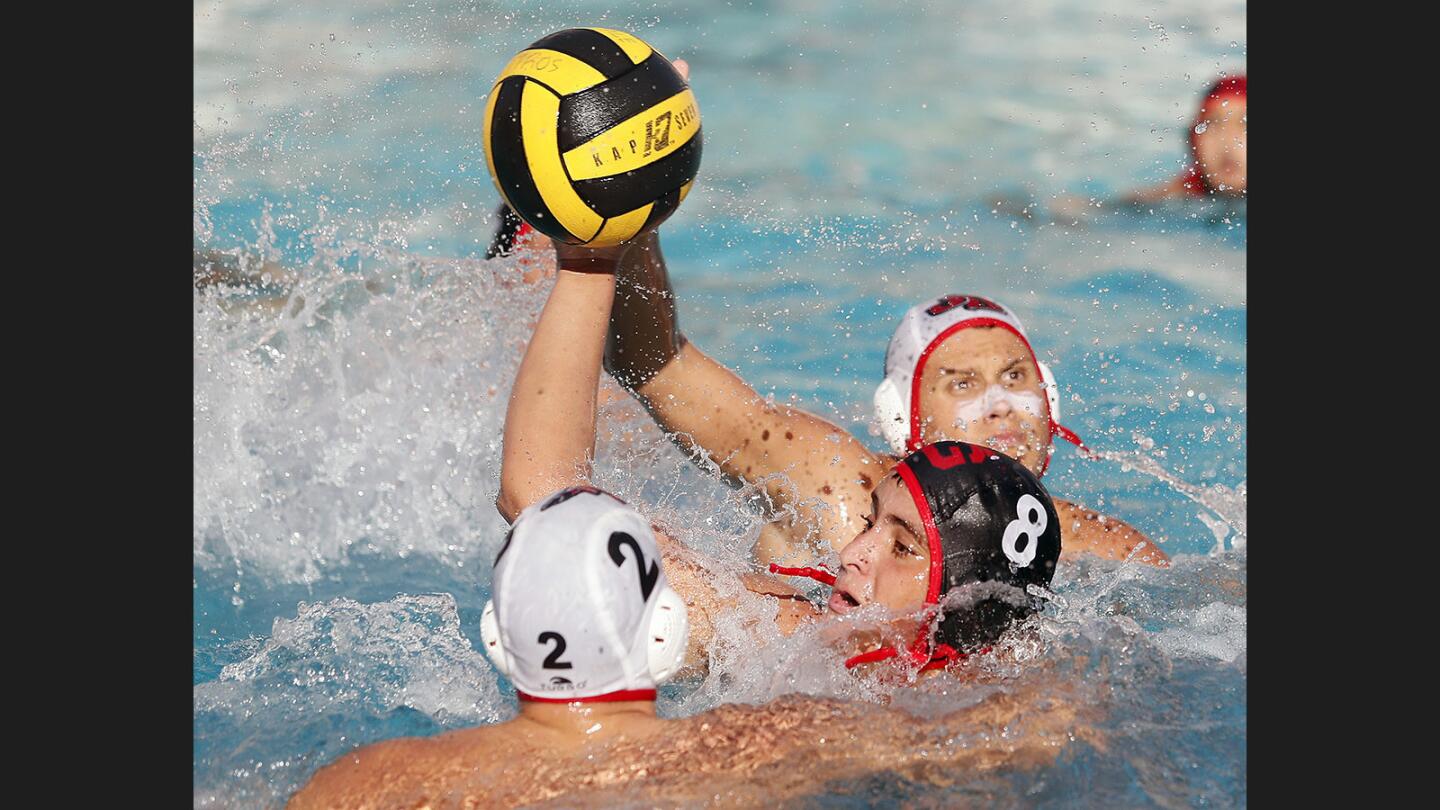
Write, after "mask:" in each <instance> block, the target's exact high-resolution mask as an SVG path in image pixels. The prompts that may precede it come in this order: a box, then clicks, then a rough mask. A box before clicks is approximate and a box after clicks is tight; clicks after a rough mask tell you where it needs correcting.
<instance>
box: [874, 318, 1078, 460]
mask: <svg viewBox="0 0 1440 810" xmlns="http://www.w3.org/2000/svg"><path fill="white" fill-rule="evenodd" d="M975 326H998V327H1000V328H1001V329H1005V330H1006V331H1008V332H1010V333H1012V334H1014V335H1015V337H1017V338H1019V339H1020V342H1021V343H1023V344H1025V348H1026V350H1027V351H1029V352H1030V357H1031V358H1032V359H1033V360H1034V361H1035V367H1036V372H1037V373H1038V374H1039V375H1040V380H1041V383H1042V384H1043V386H1044V388H1045V405H1046V408H1047V410H1048V414H1047V419H1048V421H1049V423H1050V433H1051V435H1059V436H1061V437H1063V438H1064V439H1066V440H1067V441H1070V442H1073V443H1074V444H1075V445H1077V446H1079V447H1082V448H1083V447H1084V446H1085V445H1084V443H1083V442H1081V441H1080V437H1079V436H1076V435H1075V434H1074V433H1073V432H1072V431H1071V430H1070V429H1069V428H1066V427H1065V426H1063V425H1061V424H1060V391H1059V388H1058V387H1057V386H1056V385H1055V377H1054V375H1053V374H1051V373H1050V368H1049V367H1048V366H1046V365H1045V364H1044V363H1043V362H1041V361H1040V358H1038V357H1036V356H1035V350H1034V349H1033V348H1031V346H1030V340H1029V339H1028V338H1026V337H1025V328H1024V327H1023V326H1021V325H1020V319H1019V318H1017V317H1015V315H1014V313H1012V312H1010V310H1008V309H1006V308H1005V307H1003V306H1001V305H999V304H997V303H995V302H994V301H991V300H990V299H988V298H982V297H980V296H978V295H947V296H944V297H942V298H939V299H935V300H931V301H926V302H924V303H921V304H916V305H915V306H913V307H911V308H910V309H909V311H907V312H906V313H905V317H903V318H901V319H900V326H899V327H898V328H896V330H895V334H894V336H892V337H891V338H890V347H889V348H888V349H887V350H886V351H885V379H884V380H883V381H881V383H880V386H879V387H878V388H876V389H875V418H876V419H877V420H878V421H879V425H880V432H881V434H882V435H884V437H885V440H886V441H887V442H889V443H890V448H891V449H892V450H893V451H894V452H895V453H897V454H901V455H904V454H906V453H909V452H911V451H913V450H918V449H920V447H921V445H922V444H924V442H922V441H921V439H920V391H919V389H920V378H921V376H922V375H923V374H924V371H925V362H926V360H928V359H929V357H930V355H931V354H932V353H933V352H934V351H935V349H936V348H937V347H939V345H940V344H941V343H942V342H944V341H945V339H946V338H948V337H950V336H951V335H953V334H955V333H956V332H959V331H960V330H962V329H968V328H970V327H975ZM1050 452H1051V453H1053V452H1054V447H1053V446H1052V447H1051V449H1050ZM1049 463H1050V453H1046V455H1045V460H1044V461H1043V462H1042V463H1041V467H1040V473H1039V474H1041V475H1043V474H1044V472H1045V467H1046V466H1048V465H1049Z"/></svg>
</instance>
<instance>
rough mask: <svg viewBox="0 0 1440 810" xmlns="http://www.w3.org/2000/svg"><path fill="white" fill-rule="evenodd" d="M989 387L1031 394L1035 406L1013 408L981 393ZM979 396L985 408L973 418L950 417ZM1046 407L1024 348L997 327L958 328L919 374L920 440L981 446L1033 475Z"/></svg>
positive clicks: (1042, 447) (1045, 437)
mask: <svg viewBox="0 0 1440 810" xmlns="http://www.w3.org/2000/svg"><path fill="white" fill-rule="evenodd" d="M989 386H999V387H1001V388H1003V389H1004V390H1005V391H1007V392H1009V393H1012V394H1019V395H1022V398H1033V400H1034V402H1035V404H1037V405H1038V409H1035V410H1025V409H1023V408H1021V407H1016V404H1015V401H1014V399H1012V398H1011V397H993V396H992V397H986V389H987V388H988V387H989ZM982 400H983V401H985V403H986V404H985V407H984V408H983V409H982V410H981V412H980V413H978V414H976V415H975V418H972V419H969V420H957V419H955V418H954V417H953V415H954V414H955V413H956V411H957V410H959V409H961V408H963V407H964V406H965V405H967V404H970V403H977V401H982ZM1045 408H1046V405H1045V389H1044V388H1043V387H1042V381H1041V379H1040V372H1039V370H1038V369H1037V368H1036V366H1035V360H1034V358H1033V356H1032V355H1031V354H1030V351H1029V349H1027V348H1026V347H1025V344H1024V343H1022V342H1021V341H1020V338H1018V337H1016V336H1015V335H1014V334H1013V333H1011V332H1009V331H1007V330H1005V329H1000V328H998V327H993V326H989V327H974V328H970V329H962V330H960V331H959V332H956V333H955V334H954V335H951V336H950V337H949V338H947V339H946V340H945V342H943V343H941V344H940V346H939V347H938V348H936V349H935V351H934V352H932V353H931V355H930V359H929V360H928V361H927V362H926V364H925V370H924V373H923V374H922V375H921V378H920V414H921V426H920V437H921V440H922V441H924V442H926V443H929V442H936V441H940V440H942V439H953V440H956V441H962V442H970V443H971V444H979V445H984V446H986V447H989V448H991V449H993V450H999V451H1000V452H1002V453H1004V454H1006V455H1008V456H1010V457H1011V458H1014V459H1016V460H1018V461H1019V462H1020V463H1021V464H1024V465H1025V466H1026V467H1027V468H1029V469H1030V471H1031V472H1036V473H1037V474H1038V471H1039V470H1040V469H1041V467H1042V464H1043V463H1044V461H1045V458H1046V456H1047V454H1048V453H1049V452H1050V425H1049V422H1048V420H1047V419H1046V413H1045ZM973 409H974V406H973V405H972V407H971V410H973Z"/></svg>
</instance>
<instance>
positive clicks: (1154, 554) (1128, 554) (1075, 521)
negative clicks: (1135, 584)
mask: <svg viewBox="0 0 1440 810" xmlns="http://www.w3.org/2000/svg"><path fill="white" fill-rule="evenodd" d="M1055 511H1056V513H1057V514H1059V516H1060V547H1061V550H1062V553H1064V554H1066V555H1067V556H1069V555H1071V554H1079V553H1090V554H1095V555H1097V556H1100V557H1104V558H1106V559H1111V560H1124V559H1132V560H1134V561H1136V562H1143V563H1149V564H1151V565H1156V566H1161V567H1165V566H1168V565H1169V564H1170V557H1169V556H1168V555H1167V554H1166V553H1165V552H1164V551H1161V550H1160V547H1159V546H1157V545H1155V541H1153V540H1151V539H1150V538H1149V537H1146V536H1145V535H1144V533H1142V532H1141V531H1140V530H1139V529H1136V528H1135V527H1134V526H1131V525H1130V524H1129V523H1126V522H1125V521H1123V520H1120V519H1118V518H1113V517H1109V516H1107V515H1102V514H1100V513H1098V512H1096V511H1095V510H1093V509H1087V508H1085V507H1083V506H1080V505H1079V504H1075V503H1071V502H1069V501H1064V500H1061V499H1059V498H1056V499H1055Z"/></svg>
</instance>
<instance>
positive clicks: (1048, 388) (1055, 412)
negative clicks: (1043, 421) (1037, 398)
mask: <svg viewBox="0 0 1440 810" xmlns="http://www.w3.org/2000/svg"><path fill="white" fill-rule="evenodd" d="M1035 365H1037V366H1039V367H1040V382H1042V383H1044V384H1045V401H1046V402H1047V403H1049V405H1050V421H1051V422H1055V423H1059V421H1060V386H1058V385H1056V384H1055V374H1054V372H1052V371H1051V370H1050V367H1049V366H1047V365H1045V362H1044V361H1043V360H1041V359H1040V358H1038V357H1037V358H1035Z"/></svg>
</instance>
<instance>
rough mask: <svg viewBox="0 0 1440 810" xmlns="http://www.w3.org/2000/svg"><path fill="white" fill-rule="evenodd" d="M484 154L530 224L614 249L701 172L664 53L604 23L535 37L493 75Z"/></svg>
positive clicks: (690, 121)
mask: <svg viewBox="0 0 1440 810" xmlns="http://www.w3.org/2000/svg"><path fill="white" fill-rule="evenodd" d="M485 161H486V163H487V165H488V166H489V168H490V177H491V179H493V180H494V181H495V186H496V188H498V189H499V190H500V194H501V196H503V197H504V198H505V201H506V202H507V203H509V204H510V207H511V208H513V209H514V210H515V212H516V213H517V214H519V215H520V216H521V217H522V218H523V219H524V220H525V221H526V222H528V223H530V226H531V227H533V228H534V229H535V230H537V231H540V232H541V233H543V234H545V235H547V236H549V237H551V238H553V239H558V240H560V241H562V242H567V243H569V244H572V245H589V246H592V247H602V246H606V245H615V244H619V243H620V242H624V241H625V240H627V239H630V238H632V237H634V236H635V235H636V234H638V233H640V232H642V231H644V230H646V229H649V228H653V227H655V226H656V225H659V224H660V223H661V222H663V221H664V220H665V219H666V217H669V216H670V214H672V213H674V211H675V209H676V207H677V206H679V205H680V201H681V200H683V199H685V195H686V194H688V193H689V191H690V186H691V185H692V184H693V183H694V181H695V174H696V172H697V171H699V169H700V111H699V109H698V108H697V107H696V106H695V96H694V94H692V93H691V92H690V87H689V85H687V84H686V83H685V80H684V79H682V78H681V77H680V73H679V71H677V70H675V68H674V66H673V65H671V64H670V60H669V59H666V58H665V56H664V55H663V54H661V53H660V52H659V51H657V50H655V49H654V48H652V47H650V46H649V45H647V44H646V43H644V42H643V41H641V40H640V39H637V38H636V37H633V36H631V35H630V34H627V33H625V32H623V31H614V30H611V29H608V28H571V29H567V30H565V31H558V32H556V33H554V34H551V35H549V36H547V37H545V38H543V39H540V40H538V41H537V42H535V44H533V45H531V46H530V47H529V48H526V49H525V50H523V51H521V52H520V53H519V54H517V55H516V56H515V58H514V59H512V60H510V64H508V65H506V66H505V69H504V70H503V71H501V72H500V78H499V79H497V80H496V82H495V86H494V88H492V89H491V91H490V101H489V103H488V104H487V105H486V107H485Z"/></svg>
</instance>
